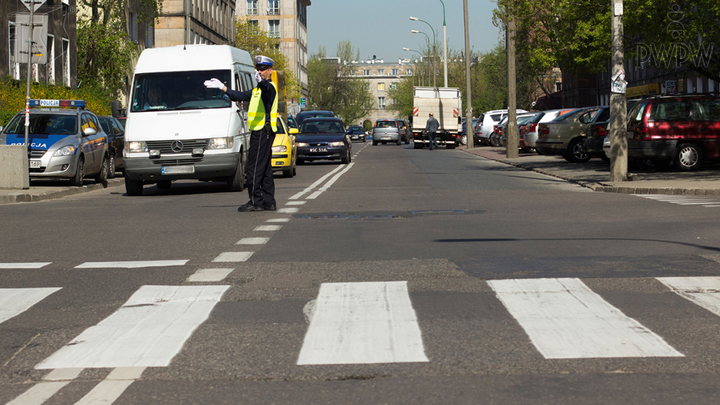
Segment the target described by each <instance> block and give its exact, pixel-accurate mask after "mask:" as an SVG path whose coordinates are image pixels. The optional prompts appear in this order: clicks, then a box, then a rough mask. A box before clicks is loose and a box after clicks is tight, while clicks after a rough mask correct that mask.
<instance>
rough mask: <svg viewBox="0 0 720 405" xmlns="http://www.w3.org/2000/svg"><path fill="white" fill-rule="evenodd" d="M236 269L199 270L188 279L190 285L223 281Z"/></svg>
mask: <svg viewBox="0 0 720 405" xmlns="http://www.w3.org/2000/svg"><path fill="white" fill-rule="evenodd" d="M233 270H235V269H199V270H198V271H196V272H195V273H193V274H192V275H190V277H188V278H187V280H186V281H187V282H189V283H210V282H217V281H222V280H224V279H225V277H227V276H228V275H229V274H230V273H232V272H233Z"/></svg>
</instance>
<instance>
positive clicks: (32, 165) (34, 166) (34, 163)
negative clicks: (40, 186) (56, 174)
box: [30, 160, 40, 169]
mask: <svg viewBox="0 0 720 405" xmlns="http://www.w3.org/2000/svg"><path fill="white" fill-rule="evenodd" d="M30 168H31V169H39V168H40V161H39V160H30Z"/></svg>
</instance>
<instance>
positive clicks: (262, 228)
mask: <svg viewBox="0 0 720 405" xmlns="http://www.w3.org/2000/svg"><path fill="white" fill-rule="evenodd" d="M280 228H282V225H260V226H258V227H256V228H255V229H253V231H262V232H266V231H279V230H280Z"/></svg>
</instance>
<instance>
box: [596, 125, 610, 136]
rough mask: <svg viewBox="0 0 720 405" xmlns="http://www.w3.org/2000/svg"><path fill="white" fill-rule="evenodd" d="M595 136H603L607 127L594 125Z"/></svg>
mask: <svg viewBox="0 0 720 405" xmlns="http://www.w3.org/2000/svg"><path fill="white" fill-rule="evenodd" d="M595 136H602V137H603V138H604V137H606V136H607V129H605V128H603V127H602V126H600V125H598V126H596V127H595Z"/></svg>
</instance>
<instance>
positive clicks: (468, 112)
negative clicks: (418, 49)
mask: <svg viewBox="0 0 720 405" xmlns="http://www.w3.org/2000/svg"><path fill="white" fill-rule="evenodd" d="M463 12H464V14H465V86H466V89H465V91H466V92H467V96H466V100H467V105H466V106H465V128H466V133H467V147H468V149H472V148H473V147H474V146H475V145H473V126H472V116H473V111H472V87H471V86H470V28H469V25H468V2H467V0H463ZM446 80H447V79H446ZM446 86H447V84H446Z"/></svg>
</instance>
